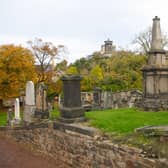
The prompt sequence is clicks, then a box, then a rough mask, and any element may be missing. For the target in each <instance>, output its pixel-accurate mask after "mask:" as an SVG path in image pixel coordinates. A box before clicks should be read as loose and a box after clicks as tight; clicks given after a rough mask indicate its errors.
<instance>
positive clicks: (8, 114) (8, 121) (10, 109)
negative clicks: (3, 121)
mask: <svg viewBox="0 0 168 168" xmlns="http://www.w3.org/2000/svg"><path fill="white" fill-rule="evenodd" d="M12 119H13V110H12V108H8V111H7V124H8V126H10V125H11V121H12Z"/></svg>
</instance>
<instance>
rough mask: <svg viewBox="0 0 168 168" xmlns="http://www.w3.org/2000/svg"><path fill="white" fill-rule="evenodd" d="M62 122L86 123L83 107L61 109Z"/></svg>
mask: <svg viewBox="0 0 168 168" xmlns="http://www.w3.org/2000/svg"><path fill="white" fill-rule="evenodd" d="M60 111H61V117H60V121H62V122H67V123H72V122H81V121H85V117H84V108H83V107H61V108H60Z"/></svg>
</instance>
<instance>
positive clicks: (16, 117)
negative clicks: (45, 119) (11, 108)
mask: <svg viewBox="0 0 168 168" xmlns="http://www.w3.org/2000/svg"><path fill="white" fill-rule="evenodd" d="M14 118H15V120H20V119H21V118H20V103H19V99H18V98H16V99H15V116H14Z"/></svg>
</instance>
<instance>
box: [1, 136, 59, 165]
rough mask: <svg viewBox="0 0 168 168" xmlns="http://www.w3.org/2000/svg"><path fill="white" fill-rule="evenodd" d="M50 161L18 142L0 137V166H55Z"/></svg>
mask: <svg viewBox="0 0 168 168" xmlns="http://www.w3.org/2000/svg"><path fill="white" fill-rule="evenodd" d="M57 167H58V166H56V164H55V163H54V162H52V161H49V160H47V159H45V158H44V157H42V156H37V155H34V154H33V153H32V152H31V151H28V150H26V149H25V148H23V147H21V146H20V145H19V144H17V143H14V142H12V141H10V140H8V139H6V138H4V137H0V168H57Z"/></svg>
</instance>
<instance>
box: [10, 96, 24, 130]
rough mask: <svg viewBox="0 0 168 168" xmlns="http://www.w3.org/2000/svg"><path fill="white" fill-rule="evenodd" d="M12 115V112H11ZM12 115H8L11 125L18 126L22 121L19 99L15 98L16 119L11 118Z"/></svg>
mask: <svg viewBox="0 0 168 168" xmlns="http://www.w3.org/2000/svg"><path fill="white" fill-rule="evenodd" d="M9 112H10V111H9ZM9 115H10V113H9ZM10 117H11V116H9V117H8V124H9V125H10V126H12V127H13V126H18V125H19V124H20V123H21V118H20V102H19V99H18V98H16V99H15V104H14V119H12V120H10Z"/></svg>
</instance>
